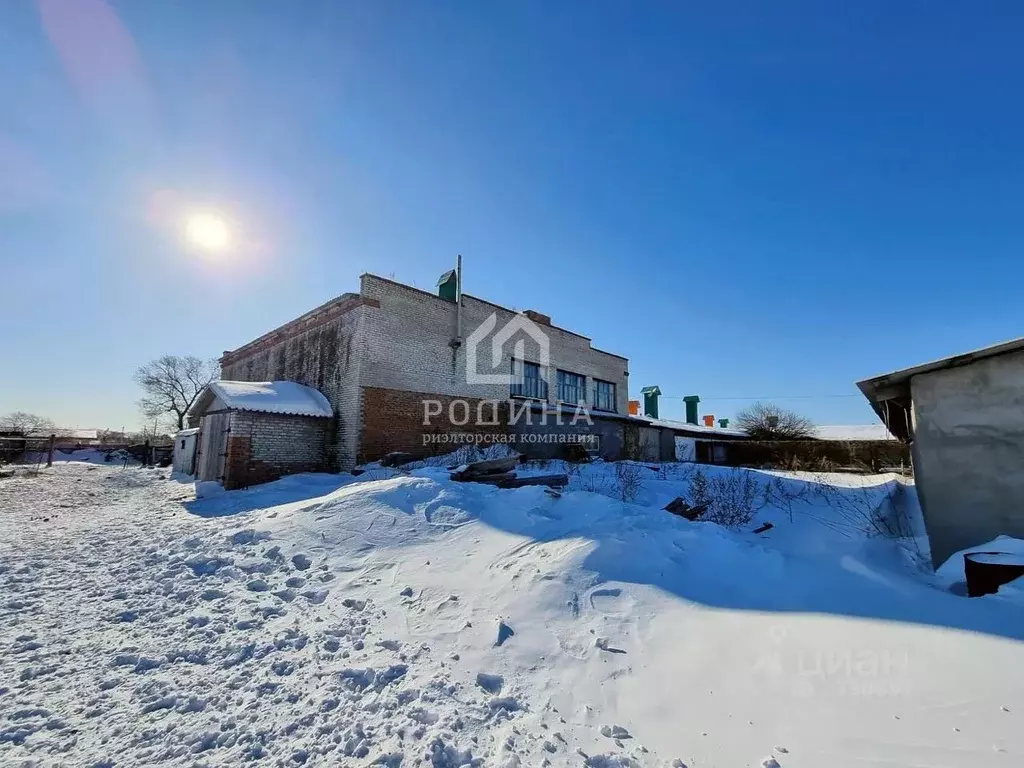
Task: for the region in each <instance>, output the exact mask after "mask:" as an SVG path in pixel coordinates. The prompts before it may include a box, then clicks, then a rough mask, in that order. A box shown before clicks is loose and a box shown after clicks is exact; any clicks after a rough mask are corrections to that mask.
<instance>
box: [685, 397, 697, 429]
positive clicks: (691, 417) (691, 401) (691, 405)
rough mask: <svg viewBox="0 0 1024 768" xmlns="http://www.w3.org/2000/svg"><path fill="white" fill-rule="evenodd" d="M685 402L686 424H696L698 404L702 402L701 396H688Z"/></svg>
mask: <svg viewBox="0 0 1024 768" xmlns="http://www.w3.org/2000/svg"><path fill="white" fill-rule="evenodd" d="M683 402H684V403H686V423H687V424H696V423H697V403H699V402H700V395H687V396H686V397H684V398H683Z"/></svg>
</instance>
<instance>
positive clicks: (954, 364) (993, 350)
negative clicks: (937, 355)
mask: <svg viewBox="0 0 1024 768" xmlns="http://www.w3.org/2000/svg"><path fill="white" fill-rule="evenodd" d="M1021 350H1024V337H1022V338H1018V339H1012V340H1011V341H1004V342H1001V343H999V344H993V345H991V346H989V347H982V348H981V349H975V350H973V351H971V352H964V353H963V354H959V355H950V356H949V357H943V358H941V359H939V360H932V361H931V362H928V363H921V364H920V365H914V366H911V367H910V368H901V369H900V370H898V371H892V372H891V373H883V374H881V375H880V376H872V377H871V378H870V379H864V380H863V381H858V382H857V388H858V389H859V390H860V391H861V392H862V393H863V394H864V397H866V398H867V399H868V403H870V405H871V407H872V409H874V411H875V413H877V414H878V418H880V419H881V420H882V423H883V424H885V425H886V426H887V427H888V428H889V431H890V432H892V434H893V435H895V436H896V437H897V438H898V439H900V440H903V441H909V440H910V439H911V437H912V436H911V429H910V415H909V413H910V380H911V379H912V378H913V377H914V376H920V375H921V374H925V373H934V372H935V371H944V370H948V369H950V368H959V367H961V366H964V365H970V364H971V363H975V362H977V361H979V360H985V359H987V358H990V357H998V356H999V355H1006V354H1009V353H1011V352H1019V351H1021ZM890 406H892V407H890Z"/></svg>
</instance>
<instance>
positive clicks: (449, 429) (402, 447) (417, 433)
mask: <svg viewBox="0 0 1024 768" xmlns="http://www.w3.org/2000/svg"><path fill="white" fill-rule="evenodd" d="M361 399H362V414H363V426H362V435H361V440H360V451H359V457H358V461H359V463H363V462H367V461H376V460H377V459H380V458H381V457H383V456H384V455H386V454H388V453H391V452H393V451H402V452H404V453H411V454H412V455H413V456H432V455H435V454H439V453H449V452H451V451H454V450H455V449H456V448H458V447H459V446H460V445H461V444H460V443H432V444H427V445H424V439H423V436H424V435H425V434H431V435H433V434H445V433H447V434H459V435H461V434H486V435H492V434H500V435H505V434H508V427H507V426H506V425H507V424H508V411H507V406H504V405H503V404H499V407H498V412H497V421H498V425H486V424H478V423H477V407H478V404H479V403H480V399H478V398H472V397H460V398H455V397H449V396H447V395H438V394H432V393H425V392H407V391H405V390H398V389H383V388H380V387H362V391H361ZM424 400H437V401H439V402H440V403H441V406H442V411H441V415H440V416H432V417H431V419H430V424H429V425H424V423H423V421H424V418H423V412H424V406H423V401H424ZM453 400H460V401H465V402H467V403H468V404H469V408H470V410H469V421H468V423H466V424H464V425H460V424H454V423H452V422H451V421H450V420H449V416H450V415H451V411H450V410H449V406H450V405H451V402H452V401H453ZM483 413H484V417H485V419H486V420H488V421H489V420H492V418H493V416H494V411H493V406H492V405H485V406H484V409H483ZM454 415H455V417H456V420H461V418H462V417H463V415H464V414H463V411H462V408H461V406H457V410H456V412H455V414H454ZM463 444H464V443H463Z"/></svg>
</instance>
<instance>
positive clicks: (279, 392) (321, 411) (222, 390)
mask: <svg viewBox="0 0 1024 768" xmlns="http://www.w3.org/2000/svg"><path fill="white" fill-rule="evenodd" d="M207 390H208V391H209V392H211V393H212V394H214V395H216V396H217V398H219V399H220V401H221V402H222V403H224V406H225V407H226V408H229V409H231V410H237V411H259V412H262V413H281V414H290V415H292V416H318V417H323V418H330V417H331V416H333V415H334V409H333V408H331V404H330V403H329V402H328V401H327V398H326V397H324V396H323V394H321V393H320V392H318V391H317V390H315V389H313V388H312V387H307V386H305V385H303V384H298V383H296V382H294V381H213V382H210V384H209V385H208V386H207ZM206 399H207V398H204V397H202V396H200V397H199V398H197V400H196V406H198V413H199V414H201V412H202V411H205V410H206V408H207V407H208V405H209V404H208V403H205V402H203V401H205V400H206ZM201 403H202V404H201ZM200 404H201V405H200Z"/></svg>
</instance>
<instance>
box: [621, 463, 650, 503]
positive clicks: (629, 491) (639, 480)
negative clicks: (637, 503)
mask: <svg viewBox="0 0 1024 768" xmlns="http://www.w3.org/2000/svg"><path fill="white" fill-rule="evenodd" d="M643 485H644V468H643V467H641V466H640V465H639V464H634V463H633V462H631V461H619V462H616V463H615V495H616V496H617V497H618V498H619V499H620V500H622V501H633V500H635V499H636V497H637V496H638V495H639V494H640V489H641V488H643Z"/></svg>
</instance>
